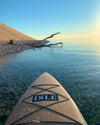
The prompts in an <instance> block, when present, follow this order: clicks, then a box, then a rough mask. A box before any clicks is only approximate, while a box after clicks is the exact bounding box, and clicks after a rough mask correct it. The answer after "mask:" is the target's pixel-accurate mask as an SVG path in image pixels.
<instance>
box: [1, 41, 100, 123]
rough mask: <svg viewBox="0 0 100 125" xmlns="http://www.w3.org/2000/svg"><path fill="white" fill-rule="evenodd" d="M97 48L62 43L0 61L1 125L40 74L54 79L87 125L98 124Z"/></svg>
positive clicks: (99, 56) (99, 82)
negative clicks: (70, 99)
mask: <svg viewBox="0 0 100 125" xmlns="http://www.w3.org/2000/svg"><path fill="white" fill-rule="evenodd" d="M99 49H100V47H99V46H91V45H88V46H87V45H86V44H80V45H79V44H68V43H67V42H66V43H64V46H63V47H62V48H61V47H43V48H36V49H29V50H24V51H22V52H19V53H16V54H11V55H8V56H5V57H2V58H0V124H4V122H5V120H6V118H7V117H8V116H9V114H10V113H11V111H12V109H13V108H14V106H15V104H16V103H17V101H18V99H19V98H20V97H21V95H22V94H23V93H24V92H25V90H26V89H27V88H28V86H29V85H30V84H31V83H32V82H33V81H34V80H35V79H36V78H37V77H38V76H40V75H41V74H42V73H44V72H48V73H50V74H51V75H53V76H54V77H55V78H56V79H57V80H58V81H59V82H60V83H61V84H62V86H63V87H64V88H65V89H66V91H67V92H68V93H69V94H70V96H71V97H72V98H73V100H74V101H75V103H76V104H77V106H78V107H79V109H80V111H81V113H82V114H83V116H84V118H85V119H86V121H87V123H88V124H89V125H92V124H93V123H96V122H100V51H99Z"/></svg>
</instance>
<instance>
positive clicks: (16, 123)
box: [5, 73, 86, 125]
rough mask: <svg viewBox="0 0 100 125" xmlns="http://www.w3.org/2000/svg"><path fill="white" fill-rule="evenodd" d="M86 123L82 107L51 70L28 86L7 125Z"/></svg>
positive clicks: (71, 124)
mask: <svg viewBox="0 0 100 125" xmlns="http://www.w3.org/2000/svg"><path fill="white" fill-rule="evenodd" d="M22 124H23V125H74V124H76V125H86V123H85V121H84V118H83V117H82V115H81V113H80V111H79V110H78V107H77V106H76V104H75V103H74V101H73V100H72V98H71V97H70V96H69V94H68V93H67V92H66V91H65V89H64V88H63V87H62V86H61V84H60V83H59V82H58V81H57V80H56V79H55V78H53V77H52V76H51V75H49V74H48V73H44V74H43V75H41V76H40V77H39V78H38V79H37V80H36V81H35V82H33V83H32V84H31V85H30V86H29V88H28V89H27V90H26V92H25V93H24V95H23V96H22V97H21V99H20V100H19V102H18V104H17V105H16V106H15V108H14V110H13V111H12V113H11V115H10V116H9V118H8V120H7V122H6V123H5V125H22Z"/></svg>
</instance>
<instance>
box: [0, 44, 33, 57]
mask: <svg viewBox="0 0 100 125" xmlns="http://www.w3.org/2000/svg"><path fill="white" fill-rule="evenodd" d="M32 45H33V42H31V43H23V44H18V45H11V44H9V45H0V57H3V56H6V55H9V54H14V53H17V52H21V51H23V50H27V49H31V48H34V47H33V46H32Z"/></svg>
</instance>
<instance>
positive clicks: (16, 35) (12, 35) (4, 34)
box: [0, 23, 37, 44]
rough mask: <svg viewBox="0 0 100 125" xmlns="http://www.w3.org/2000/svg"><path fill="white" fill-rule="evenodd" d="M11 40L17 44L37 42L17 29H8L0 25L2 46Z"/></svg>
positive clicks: (0, 42)
mask: <svg viewBox="0 0 100 125" xmlns="http://www.w3.org/2000/svg"><path fill="white" fill-rule="evenodd" d="M10 40H13V41H16V42H24V43H25V42H29V41H33V42H34V41H37V40H36V39H34V38H31V37H29V36H27V35H25V34H23V33H21V32H19V31H16V30H15V29H13V28H11V27H8V26H6V25H4V24H2V23H0V44H2V43H7V42H9V41H10Z"/></svg>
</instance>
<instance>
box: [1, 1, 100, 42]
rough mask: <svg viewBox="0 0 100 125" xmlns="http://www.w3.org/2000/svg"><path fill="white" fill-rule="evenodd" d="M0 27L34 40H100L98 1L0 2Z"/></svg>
mask: <svg viewBox="0 0 100 125" xmlns="http://www.w3.org/2000/svg"><path fill="white" fill-rule="evenodd" d="M0 23H3V24H5V25H7V26H10V27H12V28H14V29H16V30H18V31H20V32H22V33H24V34H26V35H29V36H31V37H33V38H36V39H43V38H45V37H47V36H49V35H51V34H52V33H56V32H61V35H57V36H55V39H58V40H59V39H61V40H63V39H68V40H73V39H84V40H85V39H87V38H90V39H93V40H97V41H98V40H100V0H0Z"/></svg>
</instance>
